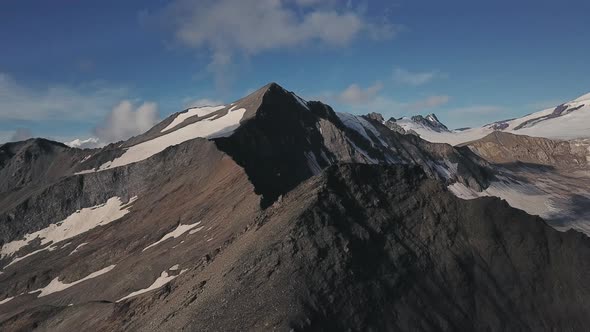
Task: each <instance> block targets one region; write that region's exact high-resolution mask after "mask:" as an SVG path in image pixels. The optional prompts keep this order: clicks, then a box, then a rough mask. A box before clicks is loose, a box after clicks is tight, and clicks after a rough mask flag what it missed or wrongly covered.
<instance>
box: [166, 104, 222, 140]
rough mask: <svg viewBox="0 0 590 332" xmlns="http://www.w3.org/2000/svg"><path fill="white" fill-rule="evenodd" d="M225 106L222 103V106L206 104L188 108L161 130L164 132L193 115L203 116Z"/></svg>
mask: <svg viewBox="0 0 590 332" xmlns="http://www.w3.org/2000/svg"><path fill="white" fill-rule="evenodd" d="M224 107H225V106H223V105H221V106H205V107H198V108H191V109H188V110H186V111H185V112H183V113H180V114H178V115H177V116H176V117H175V118H174V120H172V122H170V124H169V125H168V126H167V127H166V128H164V129H162V131H161V132H162V133H163V132H165V131H168V130H170V129H173V128H174V127H176V126H178V125H179V124H181V123H183V122H184V121H185V120H186V119H188V118H192V117H193V116H197V117H203V116H206V115H209V114H211V113H213V112H217V111H219V110H220V109H223V108H224Z"/></svg>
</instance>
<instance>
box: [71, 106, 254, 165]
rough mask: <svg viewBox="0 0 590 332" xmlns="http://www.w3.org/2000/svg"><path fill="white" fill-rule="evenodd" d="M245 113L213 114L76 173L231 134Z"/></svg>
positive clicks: (242, 109) (123, 163)
mask: <svg viewBox="0 0 590 332" xmlns="http://www.w3.org/2000/svg"><path fill="white" fill-rule="evenodd" d="M245 113H246V109H245V108H240V109H237V110H234V111H231V112H228V113H227V114H225V115H222V116H213V117H209V118H206V119H202V120H200V121H198V122H195V123H191V124H189V125H187V126H184V127H182V128H180V129H178V130H175V131H172V132H168V133H167V134H164V135H162V136H158V137H156V138H154V139H152V140H149V141H146V142H142V143H139V144H137V145H134V146H132V147H129V148H128V149H127V150H125V152H124V153H123V155H122V156H120V157H118V158H115V160H113V161H109V162H107V163H105V164H103V165H102V166H100V167H99V168H98V170H88V171H83V172H80V173H76V174H84V173H88V172H94V171H98V172H100V171H104V170H107V169H111V168H115V167H120V166H125V165H129V164H132V163H136V162H139V161H142V160H146V159H148V158H149V157H151V156H153V155H155V154H157V153H160V152H162V151H164V150H165V149H166V148H168V147H170V146H174V145H178V144H181V143H183V142H186V141H190V140H192V139H195V138H199V137H201V138H208V139H211V138H218V137H228V136H231V135H232V134H233V132H234V130H235V129H237V128H238V127H239V126H240V121H241V120H242V117H243V116H244V114H245Z"/></svg>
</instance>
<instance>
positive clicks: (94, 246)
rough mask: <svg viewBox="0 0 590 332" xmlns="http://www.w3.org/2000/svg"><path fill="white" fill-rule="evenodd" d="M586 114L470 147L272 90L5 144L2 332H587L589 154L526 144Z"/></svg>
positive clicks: (415, 125) (430, 127) (529, 121)
mask: <svg viewBox="0 0 590 332" xmlns="http://www.w3.org/2000/svg"><path fill="white" fill-rule="evenodd" d="M586 100H587V98H586V99H580V100H578V101H576V102H575V103H574V102H572V103H567V104H564V105H562V106H560V107H558V108H556V109H554V110H552V111H551V112H547V113H543V112H540V113H536V115H530V116H527V117H525V118H522V119H519V120H511V121H505V122H501V123H498V124H493V125H488V126H484V127H482V128H480V129H471V130H470V131H471V133H475V132H476V131H477V130H479V131H477V132H479V133H483V131H485V130H489V132H488V133H487V134H485V133H483V135H482V136H481V137H476V136H477V135H473V136H469V137H470V139H469V140H468V141H469V142H467V143H464V144H457V145H455V146H452V145H449V144H445V143H436V142H431V141H428V138H432V137H440V138H443V137H447V138H448V137H467V136H460V135H467V134H465V133H466V132H468V130H465V131H452V130H449V129H448V128H447V127H446V126H445V125H443V124H442V123H440V121H439V120H438V118H437V117H436V116H434V115H429V116H426V117H422V116H416V117H413V118H410V119H401V120H395V119H391V120H385V119H384V118H383V116H382V115H380V114H377V113H370V114H367V115H364V116H360V115H352V114H347V113H339V112H336V111H334V110H333V109H332V108H331V107H330V106H328V105H326V104H323V103H321V102H317V101H306V100H303V99H302V98H300V97H299V96H297V95H296V94H295V93H293V92H290V91H288V90H286V89H284V88H282V87H281V86H279V85H278V84H275V83H271V84H268V85H266V86H264V87H262V88H260V89H259V90H257V91H255V92H254V93H252V94H251V95H249V96H246V97H244V98H242V99H240V100H237V101H235V102H233V103H231V104H229V105H219V106H208V107H200V108H190V109H187V110H184V111H182V112H179V113H175V114H173V115H171V116H170V117H168V118H167V119H165V120H163V121H162V122H161V123H159V124H157V125H156V126H154V127H153V128H151V129H150V130H148V131H147V132H145V133H143V134H141V135H138V136H136V137H132V138H130V139H129V140H126V141H123V142H117V143H113V144H110V145H108V146H105V147H103V148H100V149H79V148H75V147H70V146H66V145H64V144H62V143H58V142H53V141H49V140H44V139H31V140H27V141H22V142H14V143H7V144H3V145H0V330H1V331H29V330H36V329H37V330H45V331H48V330H49V331H176V330H187V331H245V330H251V331H266V330H279V331H283V330H287V331H339V330H346V331H371V330H379V331H381V330H401V331H410V330H411V331H414V330H428V331H439V330H456V331H466V330H468V331H471V330H491V331H503V330H535V331H537V330H575V331H583V330H585V329H586V328H587V326H588V325H589V324H590V306H588V305H587V303H588V301H589V300H590V281H589V279H588V278H587V275H588V273H589V272H590V238H588V235H587V234H590V222H589V221H590V214H589V212H588V211H590V189H589V188H590V167H589V163H590V150H588V147H589V146H590V139H576V140H554V139H551V138H539V137H530V136H524V135H514V134H513V133H512V132H521V131H523V130H533V129H535V128H536V129H539V128H541V129H542V128H545V127H547V126H548V124H553V125H552V128H558V129H559V130H561V132H563V133H565V132H566V131H564V130H562V127H561V126H559V125H556V124H557V123H560V124H562V126H563V125H565V124H568V125H569V124H570V122H571V121H572V120H569V119H570V118H571V117H572V116H575V117H576V118H578V117H580V116H581V115H580V114H584V116H585V114H586V113H588V108H587V106H586V104H585V101H586ZM576 103H577V104H576ZM581 105H583V106H581ZM584 112H585V113H584ZM578 119H579V118H578ZM555 121H557V122H555ZM579 121H581V120H579ZM494 126H496V127H495V128H494ZM582 127H583V125H580V124H578V127H575V128H582ZM483 128H487V129H485V130H484V129H483ZM572 128H573V127H572ZM494 129H497V131H494ZM556 130H557V129H556ZM576 130H578V129H576ZM580 130H581V129H580ZM540 132H541V131H540ZM555 132H556V131H555ZM572 132H574V129H572ZM428 135H433V136H432V137H430V136H428ZM437 135H438V136H437ZM484 136H485V137H484ZM459 141H461V140H460V139H457V142H459ZM80 143H82V142H80Z"/></svg>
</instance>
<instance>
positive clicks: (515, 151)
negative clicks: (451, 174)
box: [464, 132, 590, 169]
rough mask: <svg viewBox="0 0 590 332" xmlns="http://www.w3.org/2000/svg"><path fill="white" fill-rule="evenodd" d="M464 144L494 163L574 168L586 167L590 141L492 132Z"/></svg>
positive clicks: (589, 152)
mask: <svg viewBox="0 0 590 332" xmlns="http://www.w3.org/2000/svg"><path fill="white" fill-rule="evenodd" d="M464 146H467V147H469V149H471V150H472V151H473V152H475V153H476V154H478V155H479V156H481V157H482V158H484V159H486V160H487V161H489V162H491V163H496V164H507V163H516V162H520V163H528V164H536V165H544V166H553V167H557V168H561V169H576V168H586V167H587V166H588V162H589V160H590V150H589V148H590V143H588V142H585V141H584V140H575V141H562V140H551V139H548V138H541V137H529V136H524V135H514V134H510V133H505V132H493V133H491V134H489V135H488V136H486V137H484V138H482V139H479V140H477V141H473V142H469V143H466V144H464Z"/></svg>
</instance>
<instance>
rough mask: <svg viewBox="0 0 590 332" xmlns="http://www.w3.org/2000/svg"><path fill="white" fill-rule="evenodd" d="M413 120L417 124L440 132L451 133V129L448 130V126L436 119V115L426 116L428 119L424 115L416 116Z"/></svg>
mask: <svg viewBox="0 0 590 332" xmlns="http://www.w3.org/2000/svg"><path fill="white" fill-rule="evenodd" d="M411 119H412V121H413V122H415V123H418V124H420V125H422V126H425V127H428V128H431V129H433V130H435V131H438V132H441V131H449V128H447V126H445V125H444V124H442V122H440V120H439V119H438V118H437V117H436V115H435V114H434V113H430V114H428V115H426V117H424V116H422V115H415V116H413V117H412V118H411Z"/></svg>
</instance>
